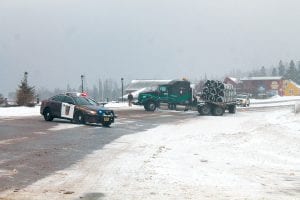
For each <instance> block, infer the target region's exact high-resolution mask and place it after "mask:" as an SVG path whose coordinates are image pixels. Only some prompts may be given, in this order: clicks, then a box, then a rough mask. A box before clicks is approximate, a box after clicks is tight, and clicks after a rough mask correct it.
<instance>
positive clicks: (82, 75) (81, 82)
mask: <svg viewBox="0 0 300 200" xmlns="http://www.w3.org/2000/svg"><path fill="white" fill-rule="evenodd" d="M80 77H81V92H82V93H83V78H84V76H83V75H81V76H80Z"/></svg>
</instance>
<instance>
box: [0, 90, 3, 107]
mask: <svg viewBox="0 0 300 200" xmlns="http://www.w3.org/2000/svg"><path fill="white" fill-rule="evenodd" d="M3 103H4V97H3V95H2V94H1V93H0V105H1V104H3Z"/></svg>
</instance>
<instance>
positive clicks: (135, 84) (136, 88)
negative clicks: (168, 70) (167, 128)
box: [123, 79, 172, 99]
mask: <svg viewBox="0 0 300 200" xmlns="http://www.w3.org/2000/svg"><path fill="white" fill-rule="evenodd" d="M171 81H172V80H150V79H149V80H148V79H146V80H132V81H131V83H130V84H129V85H128V86H127V87H126V89H125V95H124V96H123V98H124V99H127V95H128V94H129V93H132V95H133V98H134V99H136V98H137V97H138V95H139V93H140V92H144V91H145V90H147V89H150V88H155V87H157V86H158V85H163V84H168V83H170V82H171Z"/></svg>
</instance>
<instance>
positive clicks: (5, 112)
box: [0, 106, 40, 118]
mask: <svg viewBox="0 0 300 200" xmlns="http://www.w3.org/2000/svg"><path fill="white" fill-rule="evenodd" d="M38 115H40V106H35V107H25V106H20V107H0V118H3V117H26V116H38Z"/></svg>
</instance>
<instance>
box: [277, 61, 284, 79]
mask: <svg viewBox="0 0 300 200" xmlns="http://www.w3.org/2000/svg"><path fill="white" fill-rule="evenodd" d="M278 75H279V76H284V75H285V66H284V64H283V62H282V60H281V61H279V65H278Z"/></svg>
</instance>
